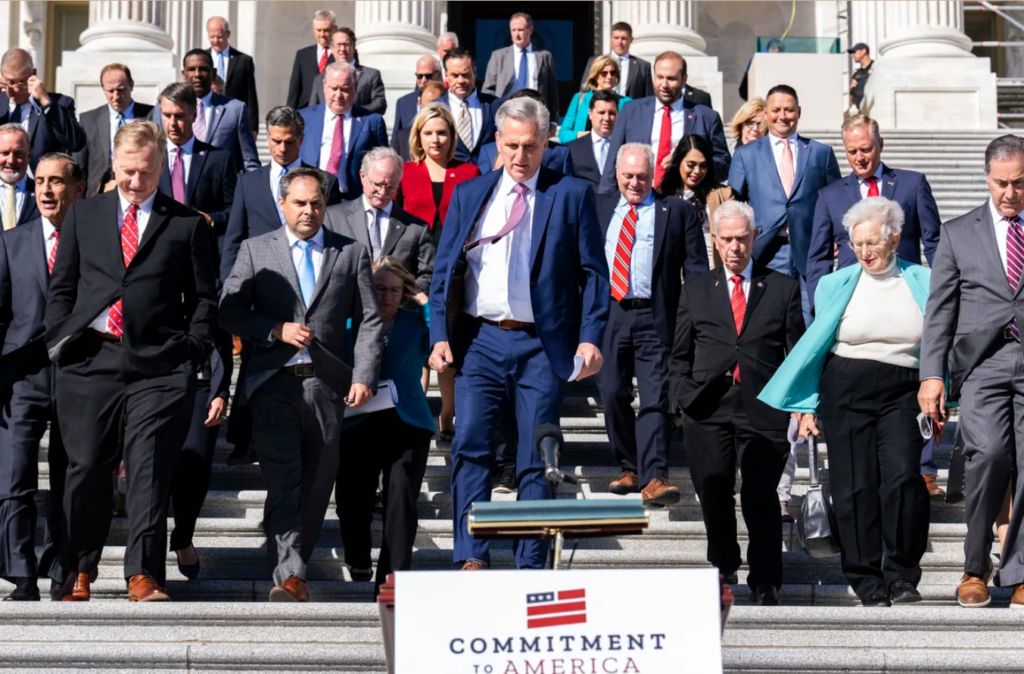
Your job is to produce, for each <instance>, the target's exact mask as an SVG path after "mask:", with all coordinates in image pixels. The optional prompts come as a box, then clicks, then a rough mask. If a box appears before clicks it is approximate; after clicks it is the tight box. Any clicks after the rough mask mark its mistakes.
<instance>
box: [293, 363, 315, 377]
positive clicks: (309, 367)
mask: <svg viewBox="0 0 1024 674" xmlns="http://www.w3.org/2000/svg"><path fill="white" fill-rule="evenodd" d="M295 376H296V377H312V376H313V364H312V363H298V364H296V365H295Z"/></svg>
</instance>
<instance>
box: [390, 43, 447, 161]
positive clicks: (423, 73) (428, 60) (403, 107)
mask: <svg viewBox="0 0 1024 674" xmlns="http://www.w3.org/2000/svg"><path fill="white" fill-rule="evenodd" d="M440 81H441V64H440V62H438V60H437V57H435V56H434V55H433V54H427V55H426V56H421V57H419V59H417V61H416V88H415V89H414V90H413V91H410V92H409V93H407V94H406V95H405V96H402V97H401V98H399V99H398V100H397V101H396V102H395V124H394V128H392V129H391V142H394V141H395V136H396V135H397V134H398V132H399V131H401V130H402V129H408V128H411V127H412V122H413V120H414V119H416V113H418V112H419V111H420V91H422V89H423V85H424V84H426V83H427V82H440ZM396 151H397V150H396Z"/></svg>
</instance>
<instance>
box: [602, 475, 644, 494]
mask: <svg viewBox="0 0 1024 674" xmlns="http://www.w3.org/2000/svg"><path fill="white" fill-rule="evenodd" d="M608 491H610V492H611V493H613V494H619V495H620V496H621V495H623V494H635V493H637V492H638V491H640V478H639V476H637V474H636V473H634V472H633V471H631V470H623V471H622V476H621V477H619V479H618V480H615V481H613V482H610V483H608Z"/></svg>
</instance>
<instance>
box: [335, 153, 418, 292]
mask: <svg viewBox="0 0 1024 674" xmlns="http://www.w3.org/2000/svg"><path fill="white" fill-rule="evenodd" d="M359 178H360V180H361V181H362V183H363V195H362V196H361V197H360V198H358V199H353V200H352V201H346V202H344V203H341V204H338V205H337V206H331V207H330V208H328V209H327V217H326V219H325V221H324V224H326V225H327V226H328V227H330V228H331V229H333V230H334V231H335V232H338V233H339V234H341V235H342V236H347V237H348V238H350V239H355V240H356V241H358V242H359V243H361V244H363V245H364V246H365V247H366V250H367V252H368V253H370V260H371V261H372V262H376V261H377V260H378V259H380V258H381V257H383V256H385V255H390V256H391V257H394V258H397V259H398V261H399V262H401V263H402V266H403V267H405V269H406V271H408V272H409V273H410V274H412V275H413V276H415V277H416V287H417V288H419V289H420V295H421V296H422V297H420V296H417V299H420V300H422V301H424V302H425V301H426V300H427V293H428V292H429V291H430V281H431V279H433V278H434V256H435V255H436V254H437V246H436V245H435V244H434V237H433V236H431V233H430V228H429V227H428V226H427V223H425V222H423V221H422V220H420V219H419V218H417V217H416V216H414V215H410V214H409V213H406V212H405V211H403V210H402V209H401V208H399V207H398V205H397V204H395V201H394V199H395V193H396V192H398V186H399V184H401V182H402V158H401V157H399V156H398V153H397V152H395V151H394V150H392V149H391V148H390V147H375V148H373V149H372V150H370V151H369V152H367V153H366V154H365V155H363V162H362V164H361V166H360V168H359Z"/></svg>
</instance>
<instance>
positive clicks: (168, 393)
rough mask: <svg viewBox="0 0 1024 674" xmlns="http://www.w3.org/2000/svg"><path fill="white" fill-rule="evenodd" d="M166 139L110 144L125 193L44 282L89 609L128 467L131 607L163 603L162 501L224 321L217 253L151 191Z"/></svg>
mask: <svg viewBox="0 0 1024 674" xmlns="http://www.w3.org/2000/svg"><path fill="white" fill-rule="evenodd" d="M164 144H165V137H164V133H163V131H162V130H161V129H160V127H158V126H157V125H156V124H154V123H152V122H142V121H134V122H130V123H129V124H126V125H125V126H124V127H122V128H121V130H120V131H118V132H117V134H116V135H115V136H114V155H113V168H114V180H115V181H116V182H117V189H116V190H112V191H110V192H108V193H106V194H102V195H100V196H98V197H96V198H93V199H89V200H87V201H83V202H80V203H78V204H76V205H75V206H74V207H73V208H72V209H71V211H70V212H69V213H68V216H67V219H66V220H65V222H64V225H63V227H62V229H61V231H62V236H61V241H60V250H61V252H60V254H59V255H58V256H57V260H56V264H55V265H54V268H53V274H52V276H51V279H50V289H49V300H48V303H47V307H46V346H47V349H48V352H49V356H50V360H52V361H53V362H54V363H56V364H57V376H56V383H57V386H56V388H57V406H58V409H61V410H64V411H65V412H66V413H64V414H62V419H61V423H62V427H61V436H62V438H63V439H64V444H65V446H66V448H67V454H68V462H69V468H68V473H67V475H68V478H67V489H66V491H67V494H66V497H65V499H64V503H65V513H64V514H65V517H66V519H67V531H68V532H69V534H70V536H69V539H68V559H69V565H70V572H69V574H68V580H67V582H66V583H65V585H64V595H65V596H64V600H65V601H88V600H89V597H90V583H91V582H93V581H94V580H95V578H96V570H97V568H98V565H99V561H100V555H101V553H102V552H103V546H104V544H105V543H106V540H107V534H108V533H109V530H110V520H111V510H112V509H111V507H110V496H109V493H110V474H111V473H112V472H113V470H114V468H116V467H117V466H118V464H119V462H120V461H121V460H122V458H123V459H124V464H125V469H126V470H127V481H128V484H129V485H131V488H130V489H129V490H128V501H127V512H128V541H127V544H126V547H125V557H124V575H125V580H127V581H128V597H129V600H131V601H160V600H167V599H168V596H167V593H166V592H165V591H164V589H163V588H162V587H161V585H162V584H163V582H164V578H165V569H164V561H165V559H166V556H167V502H168V493H169V485H170V481H171V477H172V475H173V472H174V466H175V462H176V460H177V454H178V452H179V451H180V449H181V447H182V445H183V444H184V441H185V435H186V434H187V432H188V427H189V424H188V422H189V419H190V417H191V414H192V407H193V399H194V396H195V377H194V376H193V373H194V371H195V369H196V368H197V367H198V366H200V365H202V364H203V363H205V362H206V360H207V357H208V354H209V352H210V348H211V339H212V336H213V326H214V323H215V322H216V311H217V309H216V301H217V300H216V288H215V283H214V277H215V276H214V257H213V244H212V241H211V237H210V232H209V226H208V225H207V224H206V221H205V219H204V218H203V217H202V216H201V215H199V214H198V213H196V212H195V211H193V210H191V209H189V208H187V207H185V206H183V205H181V204H179V203H177V202H176V201H174V200H173V199H171V198H170V197H168V196H166V195H164V194H161V193H160V192H158V190H157V186H158V184H159V181H160V175H161V173H162V171H163V165H164V156H165V153H166V150H165V145H164Z"/></svg>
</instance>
